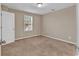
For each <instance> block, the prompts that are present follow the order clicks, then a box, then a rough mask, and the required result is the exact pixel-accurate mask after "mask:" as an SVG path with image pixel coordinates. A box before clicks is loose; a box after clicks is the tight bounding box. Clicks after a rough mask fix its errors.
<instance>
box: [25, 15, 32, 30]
mask: <svg viewBox="0 0 79 59" xmlns="http://www.w3.org/2000/svg"><path fill="white" fill-rule="evenodd" d="M32 23H33V17H32V16H27V15H24V31H32V30H33V28H32Z"/></svg>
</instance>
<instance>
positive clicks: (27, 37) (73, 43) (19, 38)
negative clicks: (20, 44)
mask: <svg viewBox="0 0 79 59" xmlns="http://www.w3.org/2000/svg"><path fill="white" fill-rule="evenodd" d="M39 35H40V34H39ZM39 35H33V36H28V37H22V38H18V39H16V40H20V39H24V38H31V37H35V36H39ZM41 36H45V37H48V38H52V39H56V40H60V41H63V42H66V43H70V44H74V45H75V46H76V43H74V42H70V41H66V40H63V39H60V38H55V37H51V36H47V35H41Z"/></svg>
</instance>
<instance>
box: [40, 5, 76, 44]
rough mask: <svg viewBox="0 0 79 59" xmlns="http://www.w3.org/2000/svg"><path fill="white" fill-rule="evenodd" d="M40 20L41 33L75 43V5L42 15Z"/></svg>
mask: <svg viewBox="0 0 79 59" xmlns="http://www.w3.org/2000/svg"><path fill="white" fill-rule="evenodd" d="M42 22H43V23H42V25H43V26H42V32H41V33H42V35H45V36H48V37H51V38H56V39H61V40H64V41H67V42H71V43H76V8H75V6H72V7H68V8H65V9H62V10H59V11H55V12H52V13H48V14H46V15H43V20H42Z"/></svg>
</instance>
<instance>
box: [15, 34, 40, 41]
mask: <svg viewBox="0 0 79 59" xmlns="http://www.w3.org/2000/svg"><path fill="white" fill-rule="evenodd" d="M39 35H40V34H39ZM39 35H33V36H28V37H21V38H17V39H16V40H20V39H25V38H31V37H35V36H39Z"/></svg>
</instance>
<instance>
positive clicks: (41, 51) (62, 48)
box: [2, 36, 75, 56]
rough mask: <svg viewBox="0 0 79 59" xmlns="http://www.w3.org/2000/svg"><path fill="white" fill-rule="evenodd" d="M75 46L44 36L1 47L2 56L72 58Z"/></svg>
mask: <svg viewBox="0 0 79 59" xmlns="http://www.w3.org/2000/svg"><path fill="white" fill-rule="evenodd" d="M73 55H75V46H74V45H72V44H68V43H64V42H61V41H58V40H55V39H51V38H47V37H44V36H37V37H32V38H28V39H22V40H18V41H16V42H14V43H11V44H7V45H4V46H2V56H73Z"/></svg>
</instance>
